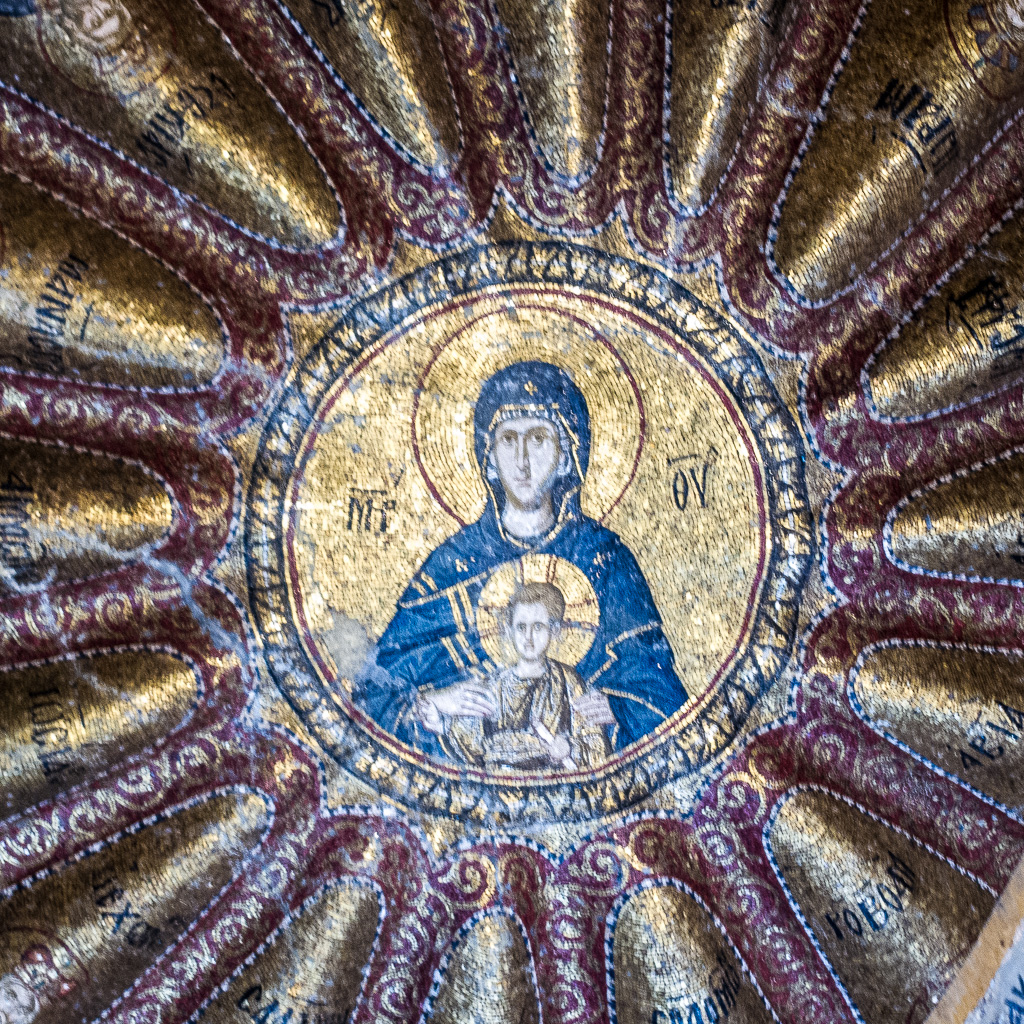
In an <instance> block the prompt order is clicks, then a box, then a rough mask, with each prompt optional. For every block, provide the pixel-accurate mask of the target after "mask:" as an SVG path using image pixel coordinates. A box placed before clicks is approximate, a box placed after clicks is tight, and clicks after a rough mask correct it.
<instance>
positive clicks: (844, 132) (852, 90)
mask: <svg viewBox="0 0 1024 1024" xmlns="http://www.w3.org/2000/svg"><path fill="white" fill-rule="evenodd" d="M1012 8H1013V3H1012V0H983V2H980V3H979V2H977V0H946V2H945V12H944V11H943V10H942V4H940V3H938V2H936V0H909V2H907V3H900V4H871V5H870V6H869V7H868V9H867V14H866V16H865V17H866V20H865V24H864V27H863V29H862V31H861V33H860V35H859V36H858V38H857V40H856V42H855V43H854V45H853V48H852V51H851V55H850V58H849V62H848V64H847V66H846V67H845V69H844V70H843V71H842V73H841V75H840V77H839V80H838V82H837V84H836V87H835V90H834V92H833V94H832V97H831V99H830V101H829V105H828V108H827V110H826V117H825V123H824V124H823V125H822V126H821V127H820V128H819V129H818V130H817V133H816V135H815V137H814V139H813V141H812V143H811V145H810V147H809V149H808V151H807V154H806V156H805V157H804V159H803V163H802V165H801V166H800V169H799V171H798V172H797V174H796V176H795V178H794V181H793V184H792V187H791V189H790V191H789V195H788V196H787V198H786V200H785V204H784V207H783V210H782V215H781V221H780V224H779V227H778V239H777V242H776V245H775V258H776V260H777V262H778V265H779V267H780V269H781V270H782V272H783V274H785V276H786V277H787V278H789V280H790V281H791V282H792V283H793V285H794V286H795V287H796V288H797V290H798V291H800V292H801V293H802V294H803V295H805V296H806V297H807V298H809V299H813V300H818V299H823V298H825V297H827V296H829V295H831V294H833V293H834V292H836V291H837V290H838V289H840V288H842V287H844V286H845V285H846V284H848V283H849V282H850V281H852V280H853V279H855V278H856V277H857V275H859V274H860V273H862V272H863V271H864V270H865V269H866V268H867V267H868V266H869V265H870V264H871V263H872V261H873V260H875V259H877V258H878V257H879V256H880V255H881V254H882V253H883V252H884V251H885V250H886V248H887V247H888V246H889V245H890V244H891V243H892V242H893V241H894V240H895V239H896V238H897V237H898V236H899V235H900V234H901V232H903V231H904V230H905V229H906V228H908V227H909V226H910V225H911V224H912V223H913V221H914V220H915V218H916V217H917V216H918V215H919V214H920V213H922V212H923V211H924V210H926V209H927V208H928V206H929V205H930V204H931V203H932V202H933V201H934V200H936V199H938V198H939V196H940V195H941V194H942V191H943V189H945V188H946V187H948V186H949V184H950V183H951V182H952V181H953V180H954V179H955V178H956V176H957V175H958V174H959V173H960V172H961V171H962V170H963V169H964V168H965V167H966V166H967V165H968V164H969V163H970V160H971V158H972V157H973V156H974V155H975V154H976V153H977V152H979V151H980V149H981V148H982V147H983V146H984V144H985V143H986V142H987V141H988V140H989V139H990V138H991V137H992V136H993V134H994V133H995V132H996V130H997V129H998V128H999V126H1000V125H1001V124H1002V123H1003V121H1004V120H1005V118H1007V117H1008V116H1010V114H1012V113H1013V112H1014V111H1015V110H1016V108H1017V100H1018V99H1019V98H1020V96H1021V95H1022V92H1024V60H1021V59H1019V58H1018V57H1017V56H1016V55H1017V54H1021V55H1022V56H1024V21H1022V20H1021V19H1020V17H1019V15H1018V14H1015V13H1014V10H1013V9H1012ZM826 197H827V198H826Z"/></svg>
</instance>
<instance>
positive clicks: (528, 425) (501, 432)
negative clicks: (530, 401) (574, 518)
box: [492, 416, 562, 509]
mask: <svg viewBox="0 0 1024 1024" xmlns="http://www.w3.org/2000/svg"><path fill="white" fill-rule="evenodd" d="M492 451H493V452H494V462H495V465H496V466H497V468H498V477H499V478H500V480H501V485H502V487H504V489H505V497H506V499H507V500H508V501H509V502H511V503H512V504H513V505H514V506H515V507H517V508H521V509H536V508H540V507H541V505H543V503H544V502H545V501H546V500H548V498H549V496H550V494H551V488H552V487H553V486H554V483H555V473H556V472H557V470H558V460H559V458H560V457H561V454H562V453H561V448H560V446H559V444H558V434H557V432H556V431H555V428H554V426H553V425H552V424H551V423H549V422H548V421H547V420H544V419H540V418H539V417H537V416H519V417H517V418H515V419H511V420H505V421H504V422H503V423H501V424H499V425H498V428H497V429H496V430H495V432H494V442H493V447H492Z"/></svg>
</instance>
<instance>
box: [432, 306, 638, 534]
mask: <svg viewBox="0 0 1024 1024" xmlns="http://www.w3.org/2000/svg"><path fill="white" fill-rule="evenodd" d="M510 302H511V300H510V299H509V297H508V296H493V297H490V298H489V299H487V300H483V301H480V302H477V303H475V304H474V309H473V314H475V315H472V316H470V317H468V318H467V322H466V323H465V326H464V327H463V328H462V329H461V330H457V331H453V332H452V334H451V335H450V336H449V337H448V338H447V339H446V340H445V341H443V342H442V344H441V345H440V346H439V348H438V349H437V351H436V354H435V356H434V359H433V361H432V362H431V363H430V364H429V366H428V367H427V370H426V372H425V373H424V376H423V379H422V381H421V384H420V389H419V401H418V403H417V406H416V413H415V418H414V420H413V433H414V437H415V439H416V445H417V449H418V451H419V457H420V466H421V468H422V471H423V473H424V475H425V476H426V478H427V483H428V485H429V486H430V487H431V489H432V490H433V491H434V492H435V493H436V495H437V496H438V498H439V499H440V501H441V502H442V504H443V505H444V506H445V507H446V508H447V509H448V510H449V511H451V512H452V514H454V515H455V517H456V518H457V519H459V520H460V521H461V522H462V523H471V522H474V521H475V520H476V519H478V518H479V517H480V515H481V514H482V513H483V511H484V508H485V507H486V504H487V492H486V489H485V487H484V482H483V478H482V476H481V470H480V467H479V466H478V465H477V461H476V454H475V452H474V449H473V410H474V408H475V406H476V401H477V398H478V397H479V394H480V388H481V387H482V386H483V383H484V381H486V380H487V378H488V377H490V376H491V375H492V374H494V373H496V372H497V371H498V370H502V369H504V368H505V367H506V366H511V365H512V364H513V363H518V362H525V361H527V360H531V359H538V360H542V361H544V362H549V363H551V364H552V365H554V366H558V367H561V368H562V369H563V370H567V371H568V372H569V374H570V375H571V377H572V379H573V381H574V382H575V383H576V386H577V387H578V388H579V389H580V390H581V391H582V392H583V396H584V398H585V399H586V401H587V408H588V410H589V412H590V433H591V443H590V471H589V473H588V474H587V478H586V480H585V481H584V484H583V492H582V495H581V501H582V504H583V511H584V512H585V513H586V514H587V515H589V516H592V517H593V518H594V519H601V518H602V517H603V516H605V515H606V514H607V513H608V512H609V510H610V509H611V508H612V506H613V505H614V504H615V503H616V501H618V499H619V497H620V496H621V494H622V492H623V491H624V490H625V488H626V487H627V485H628V484H629V481H630V479H631V477H632V475H633V469H634V466H635V465H636V460H637V457H638V454H639V447H640V445H641V444H642V443H643V442H642V440H641V438H642V435H643V430H642V425H643V412H642V410H641V406H640V401H639V398H638V397H637V392H636V390H635V388H634V384H633V381H632V377H631V375H630V371H629V369H628V367H627V366H626V364H625V362H624V361H623V359H622V357H621V356H620V355H619V354H618V353H617V352H616V351H615V350H614V349H612V348H611V346H610V345H608V344H607V343H606V342H605V341H604V340H603V339H602V338H601V337H600V336H599V335H598V334H596V333H595V332H594V331H593V330H591V329H589V328H588V327H586V326H584V325H582V324H580V323H579V322H577V321H575V320H574V319H572V318H571V317H570V316H568V315H567V314H565V313H563V312H560V311H558V310H555V309H551V308H550V307H547V306H545V305H544V303H545V300H544V298H543V297H542V296H525V297H523V298H520V299H517V300H516V305H515V306H511V305H510ZM487 306H490V307H491V309H487V308H486V307H487Z"/></svg>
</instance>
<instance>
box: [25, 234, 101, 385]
mask: <svg viewBox="0 0 1024 1024" xmlns="http://www.w3.org/2000/svg"><path fill="white" fill-rule="evenodd" d="M89 269H90V268H89V264H88V263H86V262H85V260H83V259H81V258H80V257H78V256H75V255H74V254H73V253H72V254H70V255H68V256H67V257H66V258H65V259H63V260H61V261H60V263H58V264H57V269H56V270H54V271H53V272H52V273H51V274H50V276H49V277H48V278H47V279H46V284H45V285H44V286H43V290H42V291H41V292H40V294H39V298H38V299H37V300H36V305H35V308H34V309H33V311H32V326H31V327H29V330H28V346H27V350H26V351H25V352H24V354H21V355H16V356H15V358H16V359H17V360H18V361H19V362H21V363H22V364H23V365H25V366H27V367H28V368H30V369H33V370H42V371H44V372H50V373H53V372H56V371H58V370H60V369H61V368H62V367H63V365H64V356H63V348H64V345H65V343H66V337H65V335H66V332H67V327H68V314H69V313H70V312H71V306H72V303H73V302H74V301H75V298H76V287H75V286H76V285H80V284H82V282H83V280H84V275H85V274H86V273H87V272H88V271H89ZM88 314H89V311H88V310H87V312H86V320H87V321H88ZM83 330H84V328H83Z"/></svg>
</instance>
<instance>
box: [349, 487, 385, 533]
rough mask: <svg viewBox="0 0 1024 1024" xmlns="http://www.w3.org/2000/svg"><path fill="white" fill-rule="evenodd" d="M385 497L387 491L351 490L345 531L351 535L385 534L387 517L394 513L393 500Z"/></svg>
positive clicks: (354, 488)
mask: <svg viewBox="0 0 1024 1024" xmlns="http://www.w3.org/2000/svg"><path fill="white" fill-rule="evenodd" d="M387 495H388V492H387V491H378V490H365V489H363V488H359V487H353V488H351V490H349V492H348V519H347V520H346V522H345V529H346V530H349V531H350V532H352V533H359V532H362V533H387V530H388V515H389V514H390V513H392V512H394V511H395V500H394V499H393V498H388V496H387Z"/></svg>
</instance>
